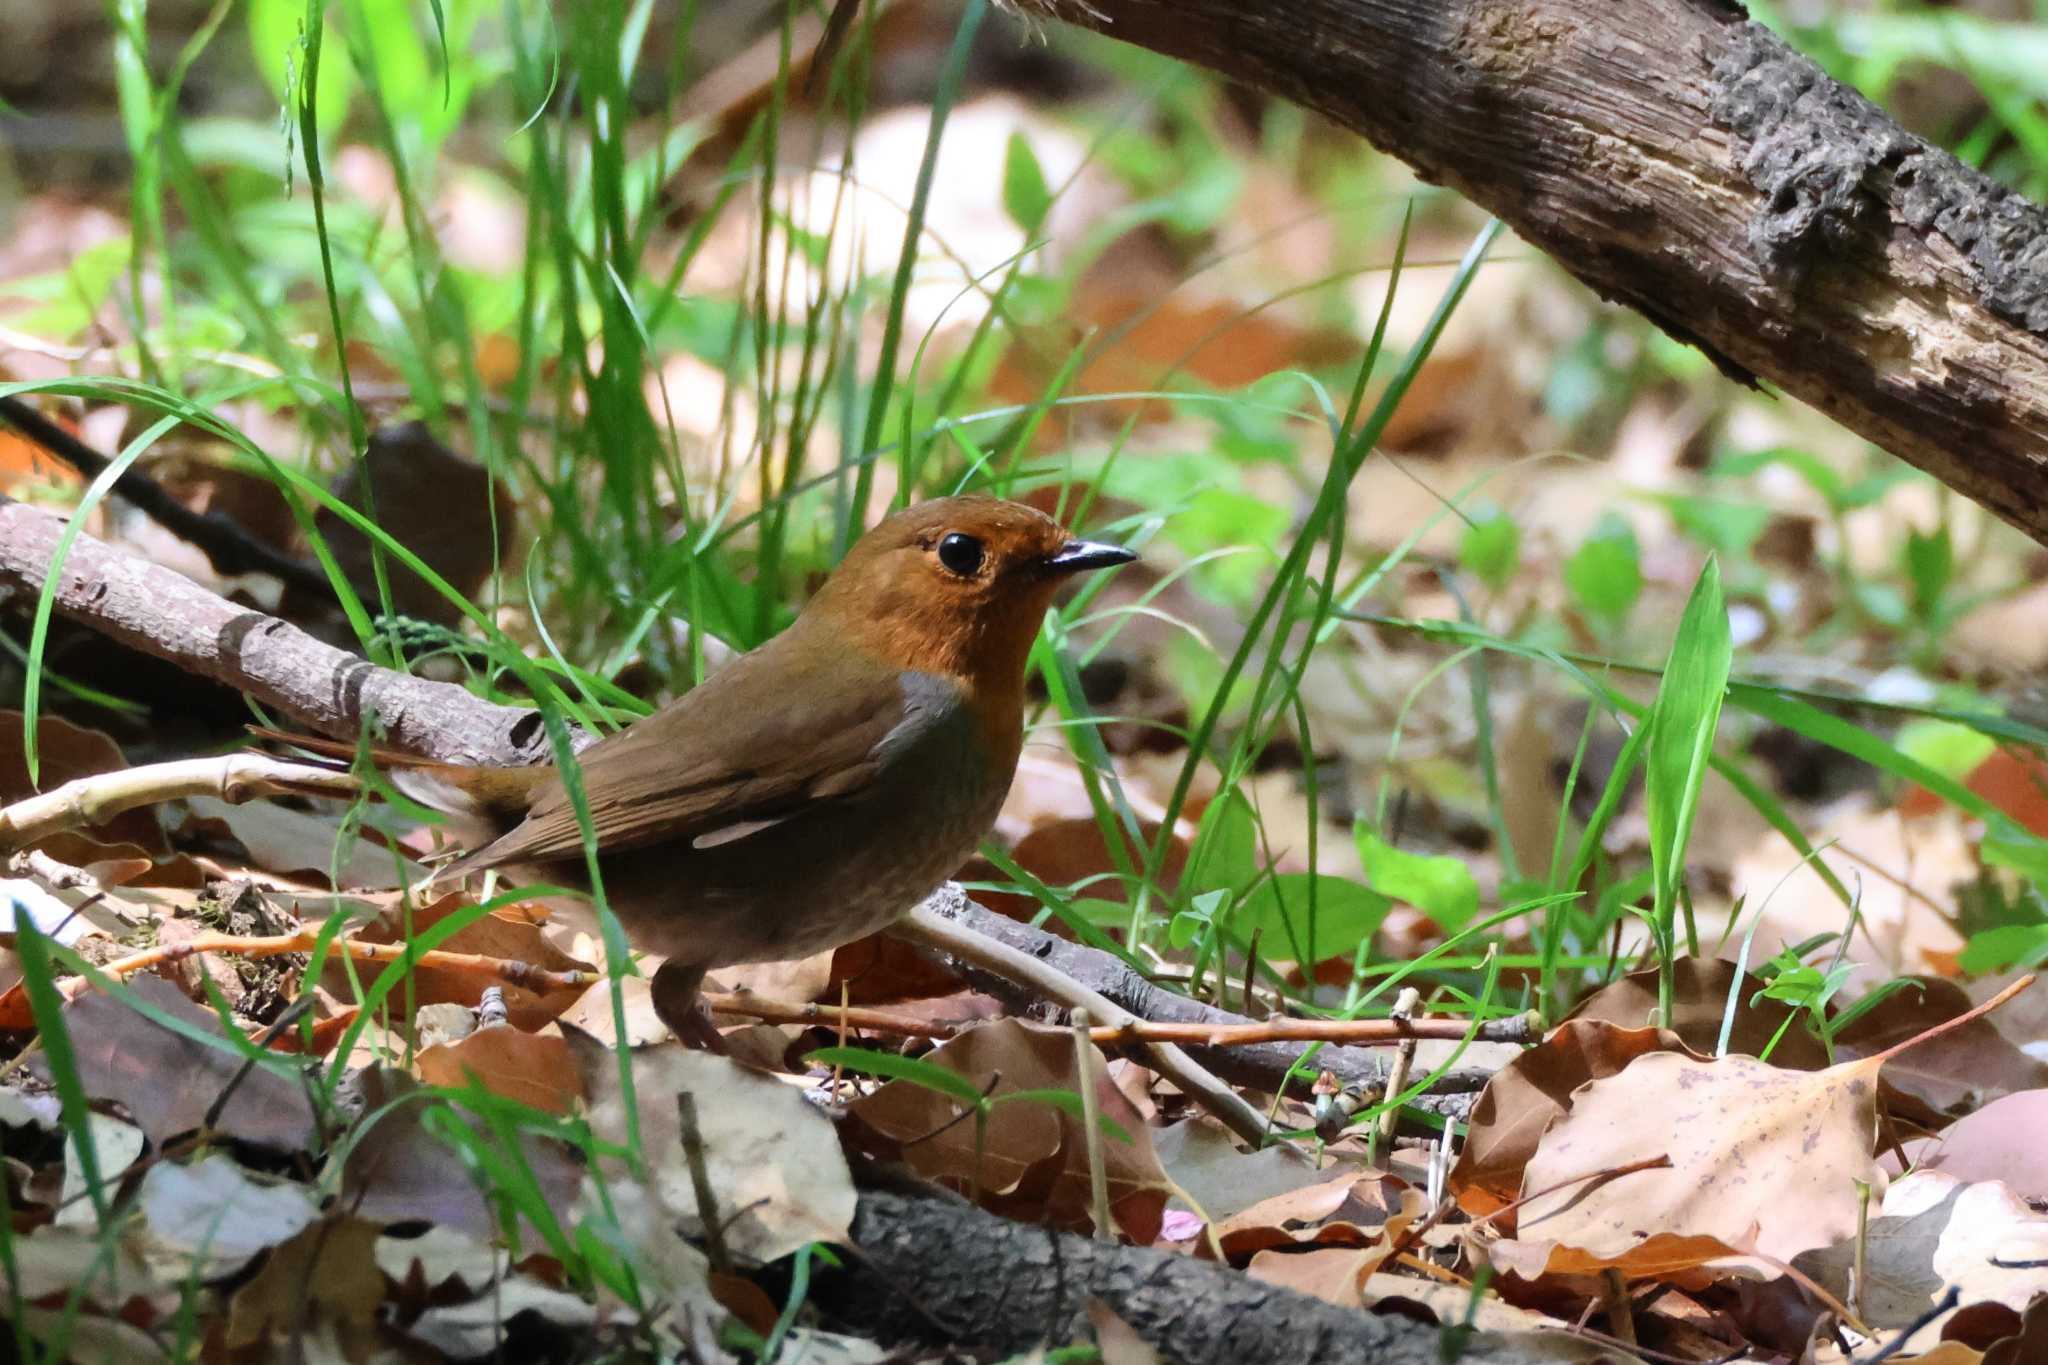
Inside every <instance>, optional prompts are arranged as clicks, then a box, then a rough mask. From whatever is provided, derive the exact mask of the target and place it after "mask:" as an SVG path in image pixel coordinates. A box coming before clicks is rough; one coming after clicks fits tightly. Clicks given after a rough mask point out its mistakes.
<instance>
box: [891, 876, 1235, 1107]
mask: <svg viewBox="0 0 2048 1365" xmlns="http://www.w3.org/2000/svg"><path fill="white" fill-rule="evenodd" d="M896 933H897V935H898V936H899V937H901V938H905V939H907V940H909V941H910V942H912V943H917V944H921V945H923V946H925V947H928V948H932V949H935V950H937V951H938V952H940V953H943V954H946V955H948V956H952V957H958V958H963V959H966V960H967V961H970V962H976V963H980V964H981V965H983V966H984V967H986V968H987V969H988V970H989V971H992V972H995V973H997V974H999V975H1001V976H1004V977H1007V978H1009V979H1010V980H1012V981H1016V982H1019V983H1022V984H1026V985H1029V986H1030V987H1031V988H1032V990H1033V991H1034V992H1036V993H1037V994H1038V995H1039V996H1040V997H1041V998H1043V999H1047V1000H1054V1001H1057V1002H1058V1003H1060V1004H1061V1005H1064V1006H1065V1007H1066V1008H1068V1009H1070V1010H1071V1009H1085V1010H1087V1011H1088V1012H1089V1013H1090V1014H1091V1015H1099V1016H1100V1017H1101V1018H1102V1019H1104V1020H1106V1021H1108V1022H1109V1024H1110V1026H1111V1027H1113V1028H1130V1027H1132V1026H1135V1025H1138V1024H1140V1023H1141V1022H1142V1021H1141V1020H1139V1019H1138V1018H1137V1016H1135V1015H1133V1014H1132V1013H1131V1012H1130V1011H1129V1010H1127V1009H1125V1008H1123V1006H1121V1005H1118V1004H1117V1003H1115V1002H1114V1001H1112V1000H1110V999H1109V998H1108V997H1106V996H1104V995H1101V994H1099V993H1098V992H1096V991H1093V990H1090V989H1089V988H1088V987H1087V986H1085V985H1083V984H1081V983H1080V982H1079V981H1076V980H1075V979H1074V978H1073V977H1070V976H1067V975H1066V974H1064V973H1062V972H1060V971H1059V970H1057V969H1056V968H1053V967H1049V966H1047V965H1046V964H1045V963H1043V962H1040V961H1039V960H1038V959H1037V958H1035V957H1032V956H1031V955H1030V954H1028V953H1024V952H1020V951H1018V950H1017V949H1015V948H1012V947H1010V946H1009V945H1008V944H1006V943H1000V942H998V941H996V940H995V939H992V938H988V937H986V936H984V935H982V934H978V933H976V932H974V930H972V929H969V928H967V927H966V926H964V925H962V924H958V923H956V922H954V921H953V920H950V919H948V918H946V917H945V916H944V915H941V914H939V913H937V912H936V911H934V910H933V909H932V907H931V906H930V905H929V904H926V905H920V906H919V907H917V909H915V910H913V911H911V912H910V914H909V915H908V916H907V917H905V918H904V919H903V920H902V921H901V922H899V923H898V925H897V927H896ZM1142 1046H1143V1047H1144V1049H1145V1051H1146V1053H1147V1054H1148V1056H1149V1057H1150V1058H1151V1065H1152V1068H1153V1069H1154V1070H1155V1071H1157V1072H1158V1073H1159V1074H1160V1075H1162V1076H1164V1077H1165V1078H1166V1079H1167V1080H1169V1081H1171V1082H1173V1084H1175V1085H1176V1086H1179V1087H1180V1089H1181V1091H1182V1093H1184V1094H1186V1095H1187V1096H1188V1098H1189V1099H1191V1100H1193V1101H1194V1102H1195V1103H1197V1104H1199V1105H1201V1106H1202V1107H1203V1108H1204V1109H1206V1110H1208V1111H1209V1112H1210V1113H1211V1114H1213V1115H1215V1116H1216V1118H1218V1119H1219V1120H1221V1121H1222V1123H1223V1125H1224V1126H1225V1127H1227V1128H1229V1129H1230V1131H1231V1132H1233V1133H1236V1134H1237V1135H1238V1136H1239V1137H1241V1138H1243V1139H1244V1140H1245V1141H1247V1142H1249V1143H1251V1144H1252V1145H1253V1146H1254V1147H1262V1146H1264V1145H1266V1143H1268V1142H1269V1141H1272V1140H1273V1130H1272V1129H1271V1128H1269V1127H1268V1126H1267V1124H1266V1120H1265V1117H1264V1116H1263V1115H1261V1114H1260V1113H1259V1111H1258V1110H1257V1109H1254V1108H1253V1107H1252V1106H1251V1105H1249V1104H1247V1103H1246V1102H1245V1100H1244V1097H1243V1096H1242V1095H1239V1094H1238V1093H1237V1092H1236V1091H1235V1090H1232V1089H1231V1088H1230V1087H1229V1086H1227V1085H1225V1084H1224V1083H1223V1082H1222V1081H1220V1080H1218V1079H1217V1078H1216V1077H1215V1076H1214V1075H1213V1074H1211V1073H1210V1072H1209V1071H1207V1070H1206V1069H1204V1068H1203V1067H1201V1066H1199V1065H1197V1064H1196V1063H1195V1061H1194V1059H1193V1058H1191V1057H1189V1056H1188V1055H1187V1053H1185V1052H1183V1051H1181V1050H1180V1048H1178V1047H1177V1046H1175V1045H1174V1044H1172V1043H1144V1044H1142Z"/></svg>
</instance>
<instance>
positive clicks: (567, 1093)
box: [414, 1024, 583, 1114]
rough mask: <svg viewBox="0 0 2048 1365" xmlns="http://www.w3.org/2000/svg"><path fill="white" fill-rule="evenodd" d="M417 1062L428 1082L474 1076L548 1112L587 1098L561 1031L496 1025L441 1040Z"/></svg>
mask: <svg viewBox="0 0 2048 1365" xmlns="http://www.w3.org/2000/svg"><path fill="white" fill-rule="evenodd" d="M414 1065H415V1066H416V1067H417V1068H418V1070H419V1074H420V1079H421V1080H423V1081H425V1082H426V1083H427V1084H428V1085H441V1086H448V1087H451V1088H456V1089H459V1088H461V1087H463V1086H466V1085H467V1084H469V1082H470V1081H471V1080H472V1079H474V1080H475V1081H476V1082H477V1083H478V1084H479V1085H481V1086H483V1087H484V1088H485V1089H486V1090H489V1091H490V1092H491V1093H493V1094H496V1095H503V1096H504V1097H505V1098H506V1099H511V1100H517V1101H519V1102H520V1103H521V1104H525V1105H531V1106H532V1107H533V1108H535V1109H539V1110H543V1111H545V1112H547V1113H550V1114H566V1113H568V1112H569V1111H570V1110H571V1109H573V1108H574V1107H575V1105H576V1103H577V1102H578V1101H580V1100H581V1099H582V1098H583V1079H582V1077H581V1075H580V1074H579V1073H578V1072H577V1069H576V1060H575V1058H574V1057H573V1056H571V1055H570V1052H569V1044H568V1043H567V1042H565V1041H564V1040H563V1039H562V1036H561V1035H560V1034H559V1033H553V1034H548V1033H522V1032H521V1031H520V1030H518V1029H516V1028H514V1027H513V1026H512V1025H510V1024H498V1025H494V1026H492V1027H490V1028H480V1029H478V1030H477V1031H476V1032H475V1033H472V1034H470V1035H469V1036H468V1037H467V1038H463V1039H461V1040H459V1041H457V1042H453V1043H437V1044H435V1045H434V1046H433V1047H430V1048H427V1049H425V1050H424V1051H422V1052H421V1053H420V1054H419V1057H418V1058H417V1059H416V1060H415V1062H414Z"/></svg>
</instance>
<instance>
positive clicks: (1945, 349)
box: [1036, 0, 2048, 544]
mask: <svg viewBox="0 0 2048 1365" xmlns="http://www.w3.org/2000/svg"><path fill="white" fill-rule="evenodd" d="M1036 7H1037V8H1038V9H1040V10H1042V11H1043V12H1045V13H1048V14H1052V15H1056V16H1058V17H1060V18H1063V19H1066V20H1069V21H1071V22H1073V23H1076V24H1079V25H1082V26H1084V27H1088V28H1093V29H1098V30H1100V31H1101V32H1103V33H1105V34H1107V35H1109V36H1110V37H1113V38H1120V39H1123V40H1124V41H1126V42H1130V43H1134V44H1136V45H1138V46H1140V47H1145V48H1150V49H1152V50H1153V51H1156V52H1162V53H1167V54H1169V55H1172V56H1176V57H1181V58H1184V59H1186V60H1188V61H1191V62H1195V63H1197V64H1200V65H1202V66H1206V67H1209V68H1211V69H1213V70H1215V71H1218V72H1220V73H1222V74H1223V75H1226V76H1229V77H1231V78H1232V79H1234V80H1238V81H1241V82H1244V83H1245V84H1247V85H1251V86H1256V87H1258V88H1260V89H1263V90H1267V91H1271V92H1273V93H1275V94H1277V95H1281V96H1284V97H1286V98H1288V99H1291V100H1294V101H1296V102H1298V103H1300V104H1303V105H1306V106H1308V107H1309V108H1311V109H1315V110H1317V111H1319V112H1321V113H1323V114H1325V115H1327V116H1329V117H1330V118H1332V119H1334V120H1335V121H1336V122H1338V123H1340V124H1342V125H1344V126H1345V127H1347V128H1350V129H1352V130H1354V131H1356V132H1358V133H1361V134H1363V135H1364V136H1365V137H1367V138H1368V139H1370V140H1371V141H1372V143H1373V144H1374V145H1375V146H1377V147H1380V148H1381V149H1383V150H1385V151H1387V152H1389V153H1392V154H1393V155H1395V156H1398V157H1399V158H1401V159H1402V160H1403V161H1406V162H1408V163H1409V164H1410V165H1412V166H1413V167H1415V169H1416V170H1417V171H1418V172H1419V173H1420V174H1421V175H1422V176H1423V177H1424V178H1425V179H1428V180H1432V181H1438V182H1441V183H1443V184H1446V185H1449V186H1451V187H1453V188H1455V189H1457V190H1459V191H1460V192H1462V193H1463V194H1465V195H1466V196H1468V197H1469V198H1471V199H1472V200H1473V201H1474V202H1475V203H1478V204H1480V205H1481V206H1483V207H1485V208H1487V209H1489V210H1491V211H1492V212H1493V213H1495V214H1497V215H1499V216H1500V217H1501V218H1502V219H1504V220H1505V221H1506V222H1507V223H1508V224H1509V225H1510V226H1512V227H1513V228H1514V229H1515V231H1516V232H1518V233H1520V234H1521V235H1522V236H1523V237H1524V238H1526V239H1527V240H1528V241H1530V242H1532V243H1534V244H1535V245H1537V246H1539V247H1541V248H1542V249H1543V250H1545V251H1547V252H1548V253H1549V254H1550V255H1551V256H1552V257H1554V258H1555V259H1556V260H1557V261H1558V263H1559V264H1560V265H1562V266H1563V267H1564V268H1565V269H1566V270H1569V271H1570V272H1571V273H1572V274H1574V275H1576V276H1577V277H1578V278H1579V279H1581V280H1583V281H1584V282H1585V283H1586V284H1588V285H1590V286H1591V287H1592V288H1593V289H1594V290H1595V291H1596V292H1598V293H1599V294H1600V295H1601V296H1602V297H1605V298H1608V299H1612V300H1614V301H1616V302H1619V303H1624V304H1627V305H1628V306H1629V307H1631V308H1634V309H1636V310H1637V311H1639V312H1641V313H1643V314H1644V315H1645V316H1647V317H1649V318H1650V319H1651V320H1653V321H1654V322H1656V323H1657V324H1658V325H1659V326H1661V327H1663V328H1664V329H1665V330H1666V331H1667V332H1669V333H1671V334H1672V335H1673V336H1675V337H1678V338H1679V339H1681V340H1684V341H1688V342H1691V343H1693V344H1696V345H1698V346H1699V347H1701V348H1702V349H1703V350H1705V351H1706V352H1707V353H1708V354H1709V355H1710V356H1712V357H1713V358H1714V359H1715V360H1716V361H1717V362H1718V363H1719V364H1720V365H1721V367H1722V368H1723V369H1724V370H1726V371H1728V372H1729V373H1730V374H1732V375H1735V376H1736V377H1738V378H1742V379H1749V378H1751V377H1752V376H1753V377H1756V378H1761V379H1764V380H1768V381H1769V382H1771V383H1773V384H1776V385H1778V386H1779V387H1781V388H1782V389H1784V390H1785V391H1786V392H1787V393H1790V394H1793V395H1795V396H1797V397H1799V398H1803V399H1805V400H1806V401H1807V402H1809V403H1811V404H1813V405H1814V406H1815V407H1817V408H1819V409H1820V410H1821V411H1823V412H1825V413H1827V414H1829V415H1830V416H1832V417H1834V418H1835V419H1836V420H1837V421H1839V422H1841V423H1842V424H1843V425H1844V426H1846V427H1848V428H1849V429H1851V430H1852V431H1855V432H1857V433H1859V434H1861V435H1863V436H1866V437H1868V438H1869V439H1870V440H1872V441H1875V442H1876V443H1877V444H1879V445H1881V446H1883V447H1884V448H1885V449H1887V450H1889V451H1891V452H1892V453H1893V454H1895V455H1897V456H1899V457H1900V458H1902V459H1904V460H1907V461H1909V462H1910V463H1912V464H1914V465H1917V466H1919V467H1920V468H1921V469H1923V470H1925V471H1927V472H1928V473H1929V474H1932V475H1933V476H1934V477H1935V478H1937V479H1939V480H1941V481H1942V482H1943V483H1945V484H1947V485H1949V486H1950V487H1951V488H1954V489H1956V490H1957V491H1958V492H1960V493H1963V494H1965V495H1966V496H1968V497H1971V498H1974V499H1975V500H1976V501H1978V502H1980V503H1982V504H1983V505H1984V506H1985V507H1986V508H1988V509H1990V510H1991V511H1992V512H1995V513H1996V514H1997V515H1999V516H2001V517H2003V518H2005V519H2006V520H2007V521H2009V522H2011V523H2012V524H2013V525H2015V526H2017V527H2019V528H2020V529H2021V530H2023V531H2025V532H2026V533H2027V534H2028V535H2030V536H2032V537H2033V538H2034V539H2035V540H2037V541H2040V542H2042V543H2044V544H2048V212H2044V211H2043V210H2042V209H2041V208H2040V207H2039V206H2038V205H2035V204H2033V203H2030V202H2029V201H2027V200H2026V199H2024V198H2022V197H2021V196H2019V195H2016V194H2014V193H2012V192H2011V191H2009V190H2006V189H2005V188H2003V187H2002V186H2000V185H1998V184H1997V183H1996V182H1994V181H1992V180H1990V179H1989V178H1988V177H1986V176H1983V175H1981V174H1979V173H1978V172H1976V171H1973V170H1971V169H1969V168H1968V167H1966V166H1964V165H1962V164H1961V163H1960V162H1958V161H1957V160H1956V159H1955V158H1954V157H1952V156H1950V155H1948V154H1947V153H1946V152H1943V151H1940V150H1939V149H1936V148H1934V147H1930V146H1929V145H1928V144H1927V143H1925V142H1922V141H1921V140H1920V139H1918V138H1916V137H1914V136H1912V135H1911V134H1909V133H1907V132H1906V131H1905V130H1903V129H1902V128H1900V127H1899V126H1898V125H1897V124H1895V123H1893V122H1892V121H1891V119H1889V118H1888V117H1887V116H1886V115H1885V114H1884V113H1883V112H1882V111H1881V110H1879V109H1878V108H1877V107H1876V106H1875V105H1873V104H1871V103H1870V102H1869V101H1867V100H1865V99H1864V98H1863V97H1862V96H1860V95H1858V94H1856V93H1855V92H1853V91H1851V90H1849V89H1847V88H1845V87H1843V86H1841V85H1839V84H1837V83H1836V82H1834V81H1832V80H1830V79H1828V78H1827V77H1826V76H1825V75H1824V74H1823V73H1822V72H1821V71H1820V69H1819V68H1818V67H1816V66H1814V65H1813V63H1811V62H1809V61H1807V60H1806V59H1805V58H1804V57H1801V56H1799V55H1798V54H1797V53H1795V52H1793V51H1792V50H1791V49H1790V48H1788V47H1786V46H1785V45H1784V44H1783V43H1782V42H1781V41H1779V40H1778V39H1777V38H1776V37H1775V36H1773V35H1772V34H1771V33H1770V32H1768V31H1767V30H1765V29H1764V28H1762V27H1761V26H1759V25H1757V24H1754V23H1750V22H1747V21H1746V20H1745V19H1744V18H1743V11H1742V8H1741V6H1740V5H1738V4H1736V3H1734V0H1036Z"/></svg>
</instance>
